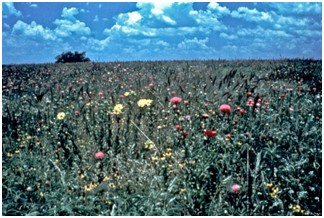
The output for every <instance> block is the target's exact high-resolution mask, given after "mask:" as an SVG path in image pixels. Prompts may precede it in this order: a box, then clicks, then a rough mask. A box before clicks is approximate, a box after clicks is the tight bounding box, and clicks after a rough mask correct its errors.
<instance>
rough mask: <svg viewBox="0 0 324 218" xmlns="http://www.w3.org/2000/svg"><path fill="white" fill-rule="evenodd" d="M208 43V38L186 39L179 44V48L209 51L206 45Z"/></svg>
mask: <svg viewBox="0 0 324 218" xmlns="http://www.w3.org/2000/svg"><path fill="white" fill-rule="evenodd" d="M208 41H209V39H208V37H206V38H205V39H198V38H197V37H194V38H193V39H185V40H183V41H182V42H180V43H179V44H178V48H180V49H185V50H195V49H197V50H200V51H201V50H207V49H209V48H208V46H207V45H206V43H207V42H208Z"/></svg>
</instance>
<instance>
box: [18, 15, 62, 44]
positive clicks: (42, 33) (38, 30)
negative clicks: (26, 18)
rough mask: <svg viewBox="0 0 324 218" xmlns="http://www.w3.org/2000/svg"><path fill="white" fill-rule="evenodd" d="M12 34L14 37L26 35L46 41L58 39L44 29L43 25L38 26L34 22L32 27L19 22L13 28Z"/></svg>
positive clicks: (51, 32)
mask: <svg viewBox="0 0 324 218" xmlns="http://www.w3.org/2000/svg"><path fill="white" fill-rule="evenodd" d="M12 33H13V34H14V35H24V36H28V37H34V38H36V37H40V38H43V39H45V40H55V39H56V38H57V37H56V36H55V35H54V34H53V31H51V30H50V29H48V28H44V27H43V26H42V25H38V24H36V22H35V21H32V22H31V23H30V25H28V24H26V23H24V22H23V21H21V20H18V21H17V22H16V24H15V25H14V26H13V29H12Z"/></svg>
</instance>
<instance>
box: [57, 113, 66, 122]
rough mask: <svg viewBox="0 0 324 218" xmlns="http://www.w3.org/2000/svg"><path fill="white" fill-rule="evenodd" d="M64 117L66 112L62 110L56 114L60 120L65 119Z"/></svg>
mask: <svg viewBox="0 0 324 218" xmlns="http://www.w3.org/2000/svg"><path fill="white" fill-rule="evenodd" d="M64 117H65V113H64V112H60V113H58V114H57V116H56V118H57V119H58V120H63V119H64Z"/></svg>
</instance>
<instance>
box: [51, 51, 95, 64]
mask: <svg viewBox="0 0 324 218" xmlns="http://www.w3.org/2000/svg"><path fill="white" fill-rule="evenodd" d="M85 54H86V52H80V53H79V52H77V51H75V52H74V53H73V52H70V51H68V52H63V53H62V54H60V55H58V56H56V57H55V59H56V62H55V63H74V62H89V61H91V60H90V59H89V58H87V57H85Z"/></svg>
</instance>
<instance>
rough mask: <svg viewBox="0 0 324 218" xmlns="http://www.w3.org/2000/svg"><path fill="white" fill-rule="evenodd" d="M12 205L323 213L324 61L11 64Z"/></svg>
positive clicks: (5, 183)
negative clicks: (323, 108)
mask: <svg viewBox="0 0 324 218" xmlns="http://www.w3.org/2000/svg"><path fill="white" fill-rule="evenodd" d="M2 215H47V216H52V215H56V216H59V215H65V216H70V215H74V216H78V215H92V216H97V215H124V216H127V215H140V216H142V215H143V216H144V215H151V216H155V215H169V216H172V215H179V216H180V215H206V216H209V215H212V216H217V215H224V216H226V215H253V216H254V215H259V216H265V215H283V216H290V215H315V216H319V215H322V63H321V61H318V60H308V59H294V60H289V59H282V60H267V61H265V60H264V61H262V60H245V61H243V60H242V61H240V60H237V61H226V60H210V61H167V62H162V61H155V62H111V63H73V64H72V63H71V64H69V63H67V64H31V65H3V66H2Z"/></svg>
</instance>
